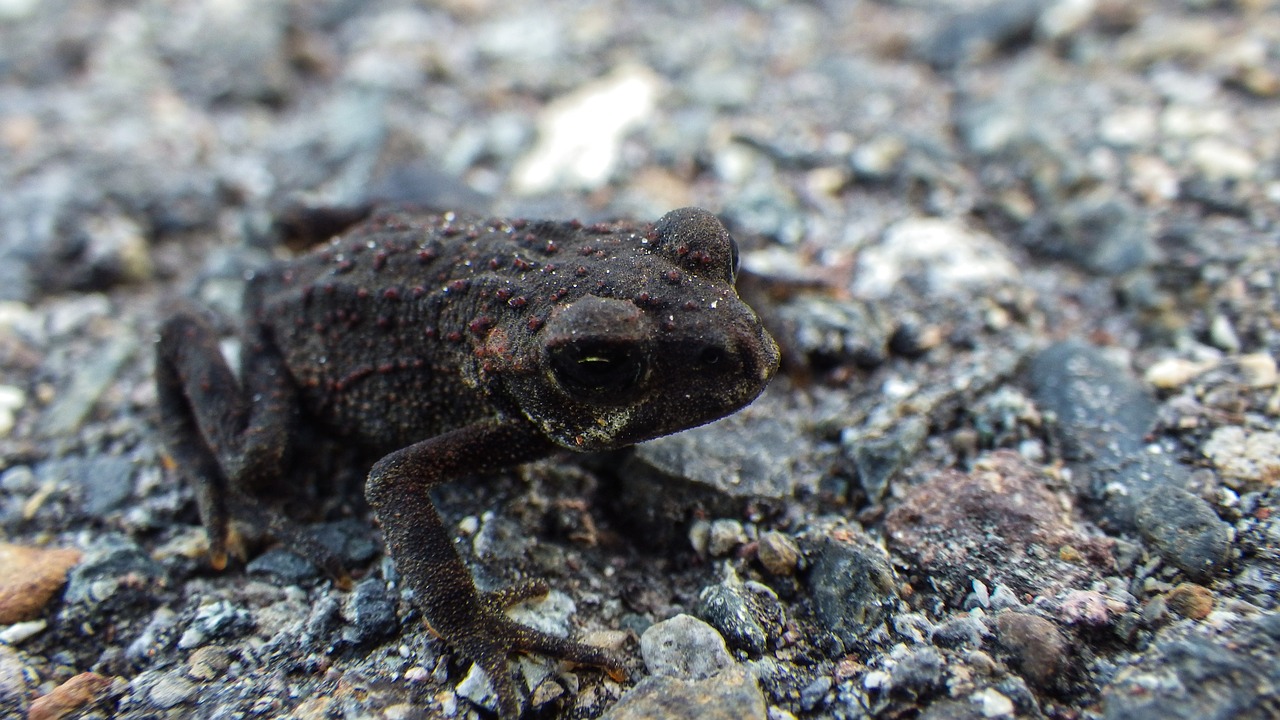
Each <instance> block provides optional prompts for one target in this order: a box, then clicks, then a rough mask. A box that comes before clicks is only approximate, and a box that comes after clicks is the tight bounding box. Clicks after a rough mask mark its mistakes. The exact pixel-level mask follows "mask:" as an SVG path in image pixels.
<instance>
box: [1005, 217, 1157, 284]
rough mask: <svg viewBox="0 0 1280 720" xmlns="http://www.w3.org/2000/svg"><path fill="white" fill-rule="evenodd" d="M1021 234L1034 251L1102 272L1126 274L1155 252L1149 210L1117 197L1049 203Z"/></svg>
mask: <svg viewBox="0 0 1280 720" xmlns="http://www.w3.org/2000/svg"><path fill="white" fill-rule="evenodd" d="M1020 240H1021V242H1022V243H1023V244H1024V245H1026V246H1027V247H1028V248H1029V249H1030V250H1032V251H1033V252H1037V253H1040V254H1042V255H1045V256H1046V257H1051V258H1060V259H1063V260H1068V261H1070V262H1073V263H1075V264H1076V265H1079V266H1080V267H1082V268H1084V269H1085V270H1088V271H1089V272H1092V273H1095V274H1097V275H1105V276H1114V275H1121V274H1123V273H1127V272H1131V271H1133V270H1137V269H1138V268H1141V267H1143V266H1145V265H1146V264H1148V263H1149V262H1151V261H1152V260H1153V259H1154V258H1155V253H1154V249H1153V247H1152V244H1151V237H1150V231H1149V230H1148V228H1147V218H1146V215H1145V214H1144V213H1143V212H1142V211H1141V210H1139V209H1138V208H1136V207H1134V206H1133V205H1131V204H1129V203H1127V202H1124V201H1121V200H1117V199H1114V198H1107V199H1105V200H1095V199H1092V198H1082V199H1078V200H1070V201H1067V202H1063V203H1050V207H1049V209H1048V210H1046V212H1045V214H1044V215H1043V216H1042V217H1039V218H1037V219H1036V220H1034V221H1033V222H1030V223H1028V224H1027V225H1026V227H1024V228H1023V232H1022V233H1021V235H1020Z"/></svg>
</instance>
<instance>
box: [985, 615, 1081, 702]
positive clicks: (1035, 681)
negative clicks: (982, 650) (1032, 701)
mask: <svg viewBox="0 0 1280 720" xmlns="http://www.w3.org/2000/svg"><path fill="white" fill-rule="evenodd" d="M995 630H996V637H997V639H998V640H999V641H1000V645H1001V646H1002V647H1003V648H1004V649H1005V650H1006V651H1008V653H1009V654H1010V656H1011V661H1012V664H1013V666H1014V667H1015V668H1017V670H1018V672H1019V674H1021V675H1022V677H1024V678H1026V680H1027V682H1029V683H1031V684H1032V685H1035V686H1036V687H1040V688H1047V687H1051V686H1053V685H1054V683H1055V682H1056V681H1057V680H1058V678H1059V677H1060V676H1061V675H1062V673H1063V672H1064V671H1065V670H1066V666H1067V664H1068V659H1069V658H1070V656H1071V646H1070V645H1069V644H1068V643H1067V639H1066V638H1065V637H1063V636H1062V633H1061V632H1059V631H1058V627H1057V626H1056V625H1054V624H1053V623H1052V622H1050V621H1048V620H1045V619H1044V618H1042V617H1040V616H1038V615H1031V614H1029V613H1021V612H1013V611H1006V612H1003V613H1001V614H1000V615H999V617H997V618H996V621H995Z"/></svg>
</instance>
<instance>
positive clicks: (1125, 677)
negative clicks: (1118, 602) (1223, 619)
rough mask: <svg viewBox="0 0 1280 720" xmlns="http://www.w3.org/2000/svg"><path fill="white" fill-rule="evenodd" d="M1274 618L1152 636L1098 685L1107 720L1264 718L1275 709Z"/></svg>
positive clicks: (1278, 670) (1279, 677)
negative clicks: (1201, 632)
mask: <svg viewBox="0 0 1280 720" xmlns="http://www.w3.org/2000/svg"><path fill="white" fill-rule="evenodd" d="M1276 618H1277V616H1276V615H1275V614H1273V613H1267V614H1264V615H1261V616H1259V617H1257V618H1256V619H1254V620H1253V621H1245V622H1239V623H1235V624H1233V625H1232V626H1231V627H1229V628H1227V629H1226V630H1225V632H1224V633H1223V634H1222V635H1221V636H1219V637H1217V638H1212V639H1211V638H1207V637H1197V636H1189V637H1185V636H1184V637H1172V638H1169V639H1167V640H1163V641H1160V642H1157V643H1156V644H1155V646H1154V648H1153V649H1152V650H1150V651H1148V652H1147V654H1146V655H1145V656H1143V657H1142V658H1141V660H1139V661H1138V663H1136V665H1135V666H1134V667H1132V668H1129V669H1127V670H1126V672H1124V673H1121V674H1120V675H1119V679H1118V680H1117V681H1116V682H1114V683H1113V684H1112V685H1110V686H1109V687H1107V688H1106V689H1105V690H1104V691H1103V695H1102V697H1103V717H1104V718H1106V719H1107V720H1157V719H1159V720H1264V719H1265V718H1274V717H1276V716H1277V713H1278V712H1280V691H1277V687H1280V661H1278V660H1277V658H1280V643H1278V642H1277V633H1276V626H1277V620H1276Z"/></svg>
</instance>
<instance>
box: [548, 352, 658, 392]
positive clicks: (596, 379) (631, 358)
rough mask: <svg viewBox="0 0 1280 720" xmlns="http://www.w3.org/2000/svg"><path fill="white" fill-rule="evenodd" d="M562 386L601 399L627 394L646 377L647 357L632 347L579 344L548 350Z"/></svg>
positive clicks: (552, 366)
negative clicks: (622, 393) (628, 390)
mask: <svg viewBox="0 0 1280 720" xmlns="http://www.w3.org/2000/svg"><path fill="white" fill-rule="evenodd" d="M548 352H549V354H550V359H551V370H552V372H553V373H555V376H556V381H557V382H559V383H560V386H561V387H563V388H564V389H565V390H568V391H569V392H570V393H573V394H575V395H586V396H600V395H604V394H607V393H618V392H621V391H624V390H627V389H629V388H631V387H632V386H634V385H635V384H636V383H637V382H639V381H640V376H641V375H642V374H643V373H644V369H645V361H644V356H643V355H642V354H641V353H640V352H639V351H638V349H637V348H636V347H635V346H634V345H633V344H631V343H627V344H619V343H610V342H602V341H598V340H594V341H593V340H578V341H575V342H569V343H565V344H563V345H558V346H555V347H551V348H549V349H548Z"/></svg>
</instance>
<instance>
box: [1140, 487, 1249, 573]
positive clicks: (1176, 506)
mask: <svg viewBox="0 0 1280 720" xmlns="http://www.w3.org/2000/svg"><path fill="white" fill-rule="evenodd" d="M1135 521H1136V522H1137V525H1138V529H1139V530H1140V531H1141V532H1142V537H1143V539H1145V540H1146V541H1147V542H1148V543H1150V544H1151V547H1152V548H1153V549H1154V550H1155V551H1156V553H1157V554H1158V555H1160V557H1162V558H1164V559H1166V560H1168V561H1169V563H1170V564H1172V565H1173V566H1174V567H1176V568H1178V569H1180V570H1182V571H1183V572H1185V573H1186V574H1187V575H1188V576H1189V577H1190V578H1191V579H1193V580H1199V581H1205V580H1209V579H1211V578H1212V577H1213V576H1214V574H1216V573H1217V571H1218V570H1219V569H1221V568H1222V566H1223V565H1224V564H1225V563H1226V561H1227V558H1228V555H1229V552H1230V550H1231V532H1230V527H1229V526H1228V525H1227V524H1226V523H1225V522H1223V521H1222V520H1221V519H1220V518H1219V517H1218V516H1217V514H1216V513H1214V512H1213V509H1212V508H1210V507H1209V504H1208V503H1206V502H1205V501H1203V500H1201V499H1200V498H1198V497H1196V496H1195V495H1192V494H1191V493H1189V492H1187V491H1186V490H1183V489H1182V488H1166V489H1164V490H1162V491H1159V492H1149V493H1147V494H1146V496H1145V497H1144V498H1143V499H1142V503H1141V505H1140V506H1139V507H1138V513H1137V516H1136V517H1135Z"/></svg>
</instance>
